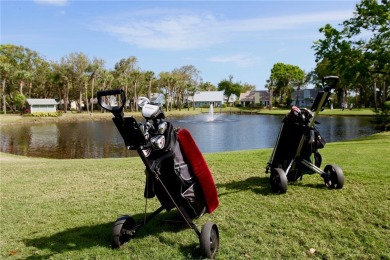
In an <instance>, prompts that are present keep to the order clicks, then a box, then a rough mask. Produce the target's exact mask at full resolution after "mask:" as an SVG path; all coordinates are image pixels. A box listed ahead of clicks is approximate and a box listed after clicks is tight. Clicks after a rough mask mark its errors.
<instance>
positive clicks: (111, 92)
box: [97, 89, 126, 107]
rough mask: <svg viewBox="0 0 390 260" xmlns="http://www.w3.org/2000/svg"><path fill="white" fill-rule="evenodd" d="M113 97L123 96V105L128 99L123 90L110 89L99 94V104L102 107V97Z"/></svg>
mask: <svg viewBox="0 0 390 260" xmlns="http://www.w3.org/2000/svg"><path fill="white" fill-rule="evenodd" d="M113 95H121V99H122V103H123V104H124V103H125V102H126V97H125V93H124V92H123V89H110V90H101V91H98V92H97V99H98V104H99V105H100V106H102V97H105V96H113ZM103 107H104V106H103Z"/></svg>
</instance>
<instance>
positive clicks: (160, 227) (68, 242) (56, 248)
mask: <svg viewBox="0 0 390 260" xmlns="http://www.w3.org/2000/svg"><path fill="white" fill-rule="evenodd" d="M132 217H133V218H134V219H135V220H136V221H142V219H143V218H144V214H136V215H132ZM114 222H115V219H114V220H113V221H112V222H109V223H102V224H98V225H91V226H81V227H75V228H71V229H67V230H65V231H61V232H59V233H56V234H53V235H50V236H44V237H39V238H33V239H23V240H22V241H23V243H24V244H25V245H26V246H27V247H30V248H31V247H33V248H36V249H38V250H34V251H37V252H39V250H42V251H44V252H47V253H46V254H42V253H43V252H42V251H41V252H39V253H37V255H30V256H29V257H27V258H26V259H42V258H45V259H46V258H51V257H54V256H55V255H57V254H60V253H64V252H69V251H83V250H84V249H87V248H92V247H106V248H109V249H111V234H112V228H113V225H114ZM185 229H188V230H189V231H192V230H190V229H189V227H188V226H187V225H186V223H185V222H184V221H183V219H182V218H181V216H180V215H179V214H178V213H177V211H176V210H172V211H170V212H162V213H160V214H159V215H158V216H156V217H155V218H154V219H153V220H151V221H150V222H149V223H147V224H146V225H145V226H143V227H142V228H140V229H138V230H137V233H136V235H135V237H134V238H133V239H134V240H135V239H142V238H144V237H146V236H150V235H154V236H157V237H158V236H159V235H158V234H159V233H162V232H165V231H167V232H178V231H181V230H185ZM165 240H166V239H165ZM165 242H166V243H167V244H173V243H175V241H165ZM176 242H177V241H176ZM130 243H131V241H130ZM195 247H196V245H188V246H187V247H183V248H182V249H183V255H188V254H192V255H193V256H194V257H197V255H198V253H197V252H195V250H194V248H195ZM191 249H192V250H191ZM184 251H185V252H184Z"/></svg>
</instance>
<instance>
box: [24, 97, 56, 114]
mask: <svg viewBox="0 0 390 260" xmlns="http://www.w3.org/2000/svg"><path fill="white" fill-rule="evenodd" d="M27 103H28V105H29V110H30V113H37V112H56V111H57V105H58V102H57V101H55V100H54V99H37V98H28V99H27Z"/></svg>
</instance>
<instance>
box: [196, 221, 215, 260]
mask: <svg viewBox="0 0 390 260" xmlns="http://www.w3.org/2000/svg"><path fill="white" fill-rule="evenodd" d="M199 241H200V251H201V254H202V256H203V257H206V258H211V259H212V258H214V257H215V255H216V254H217V251H218V248H219V231H218V227H217V225H216V224H214V223H212V222H207V223H206V224H204V225H203V227H202V230H201V232H200V237H199Z"/></svg>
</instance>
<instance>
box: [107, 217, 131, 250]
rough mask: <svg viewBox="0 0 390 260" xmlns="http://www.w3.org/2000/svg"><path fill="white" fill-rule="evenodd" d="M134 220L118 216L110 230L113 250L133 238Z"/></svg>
mask: <svg viewBox="0 0 390 260" xmlns="http://www.w3.org/2000/svg"><path fill="white" fill-rule="evenodd" d="M134 228H135V220H134V219H133V218H132V217H130V216H128V215H123V216H120V217H119V218H118V219H117V220H116V221H115V224H114V227H113V229H112V241H111V242H112V243H111V246H112V248H113V249H117V248H119V247H121V246H122V245H123V244H124V243H127V242H129V241H130V239H132V238H133V236H134V232H135V230H134Z"/></svg>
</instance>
